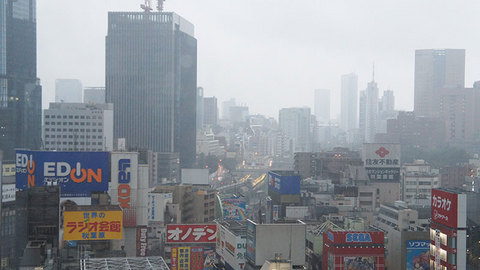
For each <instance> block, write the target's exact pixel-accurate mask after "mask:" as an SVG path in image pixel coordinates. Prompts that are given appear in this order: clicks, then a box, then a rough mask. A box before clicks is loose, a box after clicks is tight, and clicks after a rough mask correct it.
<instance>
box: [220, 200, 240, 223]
mask: <svg viewBox="0 0 480 270" xmlns="http://www.w3.org/2000/svg"><path fill="white" fill-rule="evenodd" d="M245 209H246V201H245V198H229V199H224V200H223V218H224V219H230V220H231V219H233V220H245Z"/></svg>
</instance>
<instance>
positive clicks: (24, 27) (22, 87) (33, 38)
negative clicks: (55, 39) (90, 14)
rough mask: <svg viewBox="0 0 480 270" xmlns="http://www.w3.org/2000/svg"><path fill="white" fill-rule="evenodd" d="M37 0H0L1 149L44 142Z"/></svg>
mask: <svg viewBox="0 0 480 270" xmlns="http://www.w3.org/2000/svg"><path fill="white" fill-rule="evenodd" d="M35 7H36V0H23V1H7V0H0V150H2V151H3V152H4V158H5V159H13V155H14V149H15V148H30V149H38V148H39V147H40V144H41V123H42V118H41V115H42V88H41V86H40V81H39V79H38V78H37V33H36V31H37V20H36V8H35Z"/></svg>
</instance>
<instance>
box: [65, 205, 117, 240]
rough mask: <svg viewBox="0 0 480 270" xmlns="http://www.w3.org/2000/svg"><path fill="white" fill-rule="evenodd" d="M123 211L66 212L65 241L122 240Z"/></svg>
mask: <svg viewBox="0 0 480 270" xmlns="http://www.w3.org/2000/svg"><path fill="white" fill-rule="evenodd" d="M122 222H123V215H122V211H65V212H64V213H63V240H65V241H67V240H110V239H122V238H123V236H122V234H123V224H122Z"/></svg>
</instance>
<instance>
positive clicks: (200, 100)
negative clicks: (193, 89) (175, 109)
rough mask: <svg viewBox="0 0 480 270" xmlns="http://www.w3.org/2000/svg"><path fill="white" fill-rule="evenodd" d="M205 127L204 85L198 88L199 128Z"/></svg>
mask: <svg viewBox="0 0 480 270" xmlns="http://www.w3.org/2000/svg"><path fill="white" fill-rule="evenodd" d="M202 128H203V87H198V88H197V130H201V129H202Z"/></svg>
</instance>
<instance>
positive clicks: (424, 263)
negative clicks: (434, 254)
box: [407, 240, 430, 270]
mask: <svg viewBox="0 0 480 270" xmlns="http://www.w3.org/2000/svg"><path fill="white" fill-rule="evenodd" d="M429 254H430V241H423V240H408V241H407V270H416V269H423V270H428V269H430V257H429V256H430V255H429Z"/></svg>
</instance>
